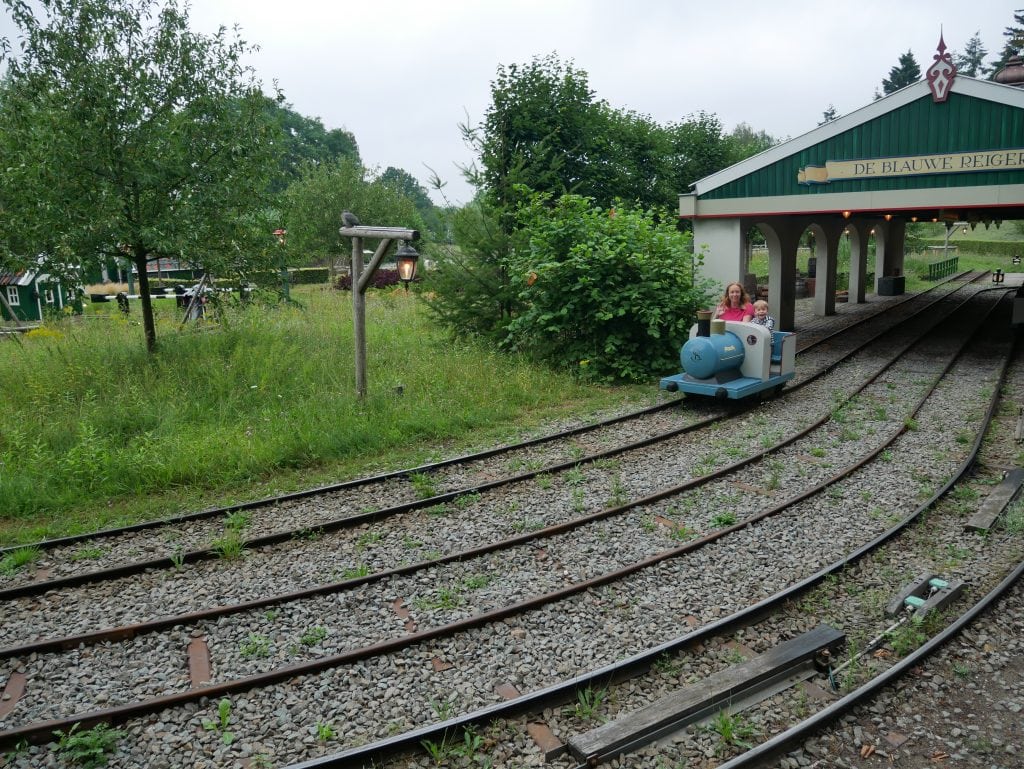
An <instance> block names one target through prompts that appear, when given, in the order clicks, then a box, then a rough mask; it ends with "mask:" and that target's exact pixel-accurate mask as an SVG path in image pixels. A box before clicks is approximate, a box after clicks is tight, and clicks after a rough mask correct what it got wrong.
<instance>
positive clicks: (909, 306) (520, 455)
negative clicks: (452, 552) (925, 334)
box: [0, 273, 982, 600]
mask: <svg viewBox="0 0 1024 769" xmlns="http://www.w3.org/2000/svg"><path fill="white" fill-rule="evenodd" d="M980 277H982V274H981V273H973V274H971V275H970V276H969V282H974V281H977V280H978V279H980ZM955 285H956V284H954V283H952V282H948V283H946V284H944V285H943V286H939V287H937V288H936V289H935V290H933V291H932V292H929V294H926V295H918V296H915V297H914V298H912V299H911V300H907V301H904V302H902V303H901V304H900V305H898V306H897V307H896V308H895V309H892V310H890V311H889V312H888V313H886V314H885V317H884V318H879V317H875V316H868V317H864V318H861V319H860V320H859V321H858V322H857V323H856V324H855V325H854V327H853V329H852V330H851V329H849V328H848V329H845V330H843V331H842V332H839V333H836V332H831V333H830V332H824V333H823V332H814V331H812V332H810V333H809V334H808V339H806V340H804V341H801V348H800V349H801V365H802V366H803V364H804V360H805V358H806V361H807V366H806V370H804V371H801V372H799V373H798V378H797V380H796V381H795V383H794V385H793V386H791V388H790V389H793V388H794V387H797V386H800V384H801V383H802V382H805V381H807V380H809V379H813V378H814V377H816V376H819V375H821V374H823V373H826V372H828V371H829V370H831V369H832V368H834V367H835V366H836V365H837V364H838V362H839V361H840V360H841V359H842V356H843V355H844V354H846V353H849V352H850V351H851V350H854V349H857V347H858V346H862V345H864V344H867V343H868V342H870V341H871V340H873V339H874V338H876V337H877V335H878V334H880V333H885V331H886V330H887V329H888V328H890V327H891V326H893V325H895V324H898V323H901V322H904V321H905V320H906V319H907V318H909V317H912V316H913V315H915V314H920V313H924V312H928V311H929V309H930V308H931V307H932V306H933V304H934V303H935V302H937V301H939V300H940V299H941V297H942V294H943V293H944V291H945V290H949V289H950V288H951V287H953V286H955ZM840 337H841V338H842V339H844V340H845V341H844V342H843V343H842V344H840V343H838V341H837V340H838V339H839V338H840ZM679 404H680V400H678V399H674V400H671V401H669V402H667V403H664V404H661V405H658V406H655V407H651V408H646V409H642V410H640V411H637V412H633V413H630V414H625V415H621V416H617V417H613V418H611V419H607V420H604V421H601V422H597V423H594V424H589V425H583V426H578V427H574V428H571V429H568V430H564V431H561V432H558V433H555V434H552V435H546V436H542V437H540V438H534V439H530V440H527V441H524V442H521V443H518V444H514V445H511V446H504V447H500V448H497V449H490V450H487V451H483V452H478V453H476V454H472V455H467V456H464V457H459V458H455V459H451V460H445V461H443V462H436V463H433V464H430V465H425V466H422V467H419V468H413V469H409V470H402V471H395V472H390V473H385V474H383V475H378V476H373V477H368V478H361V479H356V480H354V481H350V482H345V483H340V484H335V485H333V486H329V487H322V488H319V489H312V490H309V491H304V492H300V493H296V494H291V495H287V496H285V497H275V498H269V499H264V500H258V501H256V502H252V503H246V504H242V505H234V506H231V507H227V508H217V509H211V510H205V511H200V512H198V513H192V514H187V515H182V516H178V517H175V518H171V519H165V520H163V521H155V522H151V523H146V524H138V525H135V526H129V527H124V528H119V529H110V530H106V531H102V532H96V533H94V534H92V535H80V536H75V537H67V538H64V539H59V540H51V541H46V542H40V543H38V544H37V545H35V546H34V547H35V548H36V549H38V550H39V551H40V555H41V557H39V558H37V560H36V562H35V567H34V568H33V569H25V570H23V571H21V572H17V573H16V574H15V575H13V576H11V577H9V578H8V579H7V580H5V581H4V583H2V585H0V600H3V599H5V598H14V597H18V596H22V595H31V594H38V593H42V592H45V591H47V590H50V589H53V588H55V587H62V586H68V585H74V584H81V583H86V582H90V581H97V580H107V579H112V578H117V577H122V576H128V575H131V574H137V573H142V572H144V571H146V570H148V569H154V568H169V567H180V566H181V565H184V564H191V563H195V562H197V561H201V560H204V559H210V558H217V557H220V556H223V554H224V552H225V550H226V549H228V548H235V549H237V548H249V549H252V548H254V547H261V546H267V545H275V544H279V543H283V542H287V541H289V540H292V539H303V538H315V537H318V536H320V535H322V534H324V533H327V532H331V531H337V530H339V529H345V528H350V527H353V526H358V525H361V524H363V523H365V522H371V521H374V520H378V519H380V518H382V517H386V516H388V515H391V514H397V513H403V512H407V511H412V510H418V509H424V508H429V507H432V506H435V505H439V504H447V503H449V502H452V501H454V500H456V499H458V498H459V497H460V496H466V495H471V494H475V493H479V492H481V491H484V490H486V489H493V488H498V487H501V486H503V485H507V484H511V483H516V482H520V481H523V480H528V479H530V478H533V477H536V476H537V475H541V474H544V473H550V472H554V471H558V470H561V469H564V468H566V467H570V466H573V465H575V464H579V463H580V462H583V461H586V460H590V461H593V460H594V459H596V458H600V456H601V455H607V454H610V453H614V452H615V451H616V450H621V449H622V448H624V447H626V446H629V445H633V446H635V447H636V448H642V447H643V446H644V445H645V443H647V442H650V441H655V440H661V439H663V438H664V437H665V435H666V433H668V432H670V431H672V430H676V431H687V430H690V429H696V428H697V427H701V426H705V425H708V424H711V423H713V422H714V421H715V420H717V419H720V418H722V417H723V416H726V415H727V414H729V413H734V412H735V411H736V406H731V407H722V406H717V407H715V406H711V407H708V406H706V405H701V404H698V405H697V406H696V407H694V408H693V409H691V410H687V411H685V412H684V413H683V414H680V413H679V409H677V408H676V407H677V406H678V405H679ZM740 408H742V407H740ZM382 501H386V502H387V503H388V504H386V505H385V506H382ZM396 502H397V504H396ZM186 524H187V525H186ZM13 549H16V548H7V549H0V555H3V554H5V553H6V552H9V551H11V550H13Z"/></svg>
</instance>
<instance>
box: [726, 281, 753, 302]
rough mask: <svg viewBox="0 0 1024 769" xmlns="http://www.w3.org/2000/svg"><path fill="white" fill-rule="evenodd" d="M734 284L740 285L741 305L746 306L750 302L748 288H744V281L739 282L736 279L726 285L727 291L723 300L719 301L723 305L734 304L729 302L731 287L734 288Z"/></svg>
mask: <svg viewBox="0 0 1024 769" xmlns="http://www.w3.org/2000/svg"><path fill="white" fill-rule="evenodd" d="M733 286H739V287H740V307H746V306H747V305H748V304H750V297H749V296H748V295H747V290H746V289H745V288H743V284H742V283H738V282H736V281H733V282H732V283H730V284H729V285H728V286H726V287H725V293H724V294H722V300H721V301H720V302H719V304H721V305H722V306H723V307H731V306H732V305H730V304H729V289H730V288H732V287H733Z"/></svg>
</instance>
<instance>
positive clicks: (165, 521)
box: [0, 271, 986, 557]
mask: <svg viewBox="0 0 1024 769" xmlns="http://www.w3.org/2000/svg"><path fill="white" fill-rule="evenodd" d="M971 274H972V273H971V271H966V272H963V273H960V274H959V275H954V276H951V277H950V278H948V279H947V280H944V281H941V282H939V283H937V284H936V285H934V286H932V287H930V288H929V289H928V290H927V291H924V292H921V293H918V294H913V295H910V296H908V297H907V298H906V299H903V300H902V301H900V302H898V303H895V304H893V305H889V306H888V307H886V308H885V309H884V310H879V311H877V312H874V313H871V314H870V315H866V316H864V317H863V318H857V319H856V320H855V321H854V322H853V323H851V324H850V325H849V326H846V327H844V328H843V329H839V330H837V331H834V332H833V333H831V334H828V335H826V336H824V337H821V338H820V339H816V340H814V341H813V342H812V343H811V344H808V345H807V346H806V347H804V348H803V349H802V350H800V354H802V353H804V352H806V351H807V350H809V349H812V348H813V347H815V346H817V345H819V344H822V343H824V342H826V341H827V340H829V339H832V338H833V337H835V336H837V335H839V334H843V333H845V332H846V331H847V330H848V329H850V328H855V327H856V326H858V325H860V324H862V323H866V322H868V321H870V320H873V319H874V318H876V317H878V316H880V315H883V314H884V313H886V312H889V311H891V310H892V309H894V308H895V307H900V306H902V305H903V304H906V303H908V302H911V301H914V300H916V299H920V298H921V297H923V296H927V295H928V294H929V293H930V292H932V291H935V290H936V289H938V288H940V287H943V286H947V285H949V284H950V283H953V282H955V281H957V280H959V279H960V278H963V277H966V276H968V275H971ZM985 274H986V273H979V274H977V275H975V276H974V277H973V278H971V279H970V280H968V281H967V282H966V285H969V284H971V283H974V282H976V281H977V280H979V279H980V278H981V277H983V276H984V275H985ZM942 298H943V297H940V298H939V299H937V300H935V301H936V302H937V301H941V299H942ZM924 309H927V308H922V310H920V311H919V312H923V311H924ZM684 402H685V401H684V399H682V398H678V399H675V400H671V401H668V402H666V403H660V404H657V405H655V406H648V407H646V408H643V409H639V410H637V411H632V412H629V413H627V414H620V415H618V416H616V417H610V418H608V419H605V420H601V421H598V422H593V423H590V424H586V425H580V426H578V427H573V428H569V429H567V430H562V431H559V432H556V433H550V434H548V435H543V436H539V437H537V438H531V439H528V440H526V441H521V442H519V443H513V444H507V445H504V446H497V447H494V448H490V449H485V450H483V451H479V452H473V453H470V454H463V455H461V456H457V457H452V458H449V459H443V460H439V461H437V462H428V463H426V464H423V465H419V466H417V467H412V468H405V469H402V470H391V471H387V472H384V473H379V474H377V475H371V476H365V477H363V478H354V479H351V480H347V481H341V482H338V483H332V484H327V485H324V486H317V487H314V488H311V489H303V490H301V491H294V492H289V493H287V494H278V495H275V496H270V497H263V498H261V499H256V500H251V501H249V502H240V503H236V504H233V505H227V506H223V507H213V508H207V509H205V510H198V511H195V512H192V513H184V514H182V515H174V516H167V517H165V518H159V519H155V520H152V521H143V522H140V523H135V524H131V525H128V526H120V527H112V528H109V529H101V530H99V531H95V532H91V533H88V534H73V535H69V536H66V537H57V538H54V539H45V540H40V541H39V542H35V543H31V546H33V547H38V548H40V549H43V550H49V549H53V548H56V547H63V546H67V545H73V544H76V543H79V542H87V541H90V540H95V539H103V538H107V537H114V536H119V535H121V534H129V533H134V532H137V531H146V530H148V529H154V528H160V527H163V526H170V525H174V524H178V523H186V522H189V521H196V520H204V519H207V518H215V517H218V516H227V515H230V514H231V513H235V512H241V511H244V510H254V509H257V508H261V507H269V506H271V505H275V504H280V503H281V502H288V501H292V500H297V499H305V498H308V497H311V496H318V495H322V494H328V493H331V492H334V491H344V490H345V489H351V488H358V487H359V486H366V485H369V484H371V483H379V482H381V481H387V480H392V479H395V478H403V477H408V476H410V475H416V474H423V473H430V472H433V471H435V470H439V469H442V468H445V467H450V466H452V465H457V464H461V463H465V462H472V461H476V460H479V459H486V458H487V457H491V456H496V455H499V454H502V453H507V452H511V451H516V450H519V449H523V448H528V447H530V446H536V445H540V444H543V443H550V442H553V441H556V440H562V439H564V438H569V437H572V436H573V435H579V434H582V433H586V432H592V431H594V430H598V429H601V428H603V427H609V426H611V425H614V424H619V423H621V422H625V421H628V420H630V419H636V418H639V417H642V416H646V415H647V414H653V413H657V412H659V411H664V410H667V409H670V408H673V407H674V406H678V405H680V404H681V403H684ZM25 546H26V545H24V544H22V545H12V546H7V547H2V548H0V557H2V556H3V555H5V554H7V553H8V552H11V551H12V550H17V549H18V548H21V547H25Z"/></svg>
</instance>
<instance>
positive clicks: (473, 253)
mask: <svg viewBox="0 0 1024 769" xmlns="http://www.w3.org/2000/svg"><path fill="white" fill-rule="evenodd" d="M500 219H501V216H500V212H499V210H498V209H497V207H496V206H495V205H494V204H493V203H491V202H490V199H489V198H488V196H486V195H483V194H480V195H477V197H476V199H475V200H473V201H472V202H471V203H469V204H467V205H465V206H463V207H462V208H460V209H458V210H457V211H455V212H454V213H453V215H452V218H451V226H452V235H453V239H454V241H455V244H454V245H452V244H447V245H444V246H441V247H439V248H436V249H433V250H431V252H430V256H431V258H432V259H433V260H434V262H435V266H434V269H432V270H430V271H429V272H426V273H424V289H426V291H424V293H423V297H424V300H425V301H426V303H427V307H428V308H429V309H430V311H431V313H432V314H433V315H434V317H435V318H436V319H437V320H438V321H439V322H440V323H441V324H443V325H444V326H446V327H447V328H448V329H449V330H450V331H451V332H452V334H453V335H455V336H467V337H468V336H479V337H482V338H485V339H489V340H491V341H492V342H494V343H495V344H498V343H500V342H501V341H502V340H503V339H504V338H505V329H506V327H507V325H508V323H509V322H510V321H511V320H512V318H513V317H514V316H515V313H516V312H517V311H518V309H519V302H518V290H517V289H516V288H514V287H513V286H512V284H511V283H510V281H509V275H508V267H507V260H508V254H509V251H510V240H511V236H510V235H509V234H508V233H507V232H505V230H504V229H503V228H502V226H501V221H500Z"/></svg>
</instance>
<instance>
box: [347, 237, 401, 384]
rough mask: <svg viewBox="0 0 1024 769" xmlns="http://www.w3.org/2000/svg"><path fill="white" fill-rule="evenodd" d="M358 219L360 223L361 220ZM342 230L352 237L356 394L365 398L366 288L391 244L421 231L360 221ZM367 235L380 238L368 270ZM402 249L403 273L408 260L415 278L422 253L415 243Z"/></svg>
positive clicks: (399, 265) (399, 266) (399, 264)
mask: <svg viewBox="0 0 1024 769" xmlns="http://www.w3.org/2000/svg"><path fill="white" fill-rule="evenodd" d="M353 219H354V217H353ZM343 221H345V220H343ZM355 221H356V222H358V220H357V219H356V220H355ZM338 233H339V234H340V235H341V236H342V237H344V238H351V239H352V322H353V326H354V334H353V336H354V339H353V341H354V342H355V356H356V395H357V397H358V398H359V399H360V400H362V399H363V398H364V397H366V289H367V288H368V287H369V285H370V281H371V280H372V279H373V273H375V272H376V271H377V268H378V267H379V266H380V264H381V262H382V261H383V260H384V256H385V254H387V252H388V251H389V250H390V248H391V244H392V243H394V242H395V241H396V240H402V241H406V242H409V241H414V240H418V239H419V237H420V234H419V232H418V231H416V230H410V229H407V228H405V227H366V226H364V225H362V224H358V223H355V224H351V225H349V224H348V223H347V222H346V224H345V226H344V227H342V228H341V229H340V230H338ZM363 238H374V239H380V243H379V245H378V246H377V250H376V251H374V252H373V257H372V258H371V259H370V263H369V264H368V265H366V268H365V269H363ZM402 248H403V249H407V251H406V253H404V254H402V253H399V254H398V256H399V263H398V269H399V275H402V269H403V268H402V265H403V262H404V263H405V264H407V265H408V267H407V268H406V269H408V270H409V273H408V274H409V278H408V279H409V280H412V279H413V277H415V274H416V259H418V258H419V254H417V253H416V249H414V248H412V247H411V246H407V245H406V246H403V247H402ZM400 251H401V249H400ZM409 252H411V253H409ZM414 255H415V256H414Z"/></svg>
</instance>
